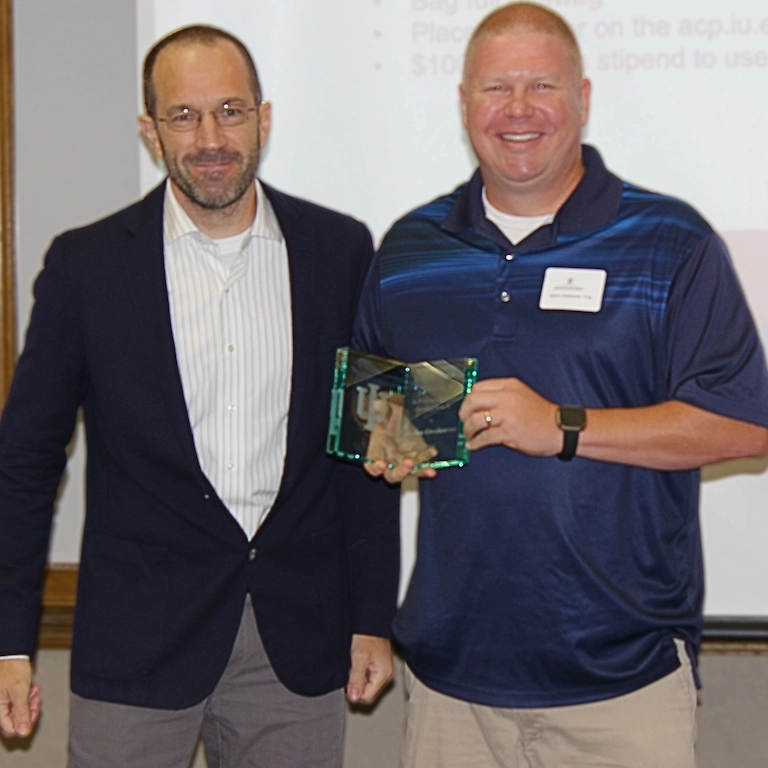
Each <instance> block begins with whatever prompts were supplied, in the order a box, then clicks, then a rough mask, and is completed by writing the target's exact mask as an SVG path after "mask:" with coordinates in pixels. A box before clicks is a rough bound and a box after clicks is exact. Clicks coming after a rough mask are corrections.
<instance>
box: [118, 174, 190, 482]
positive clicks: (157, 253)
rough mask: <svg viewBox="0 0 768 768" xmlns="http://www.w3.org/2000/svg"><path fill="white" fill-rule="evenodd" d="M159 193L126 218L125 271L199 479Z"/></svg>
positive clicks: (151, 357) (170, 411) (141, 330)
mask: <svg viewBox="0 0 768 768" xmlns="http://www.w3.org/2000/svg"><path fill="white" fill-rule="evenodd" d="M164 195H165V183H163V184H161V185H160V186H159V187H157V188H156V189H154V190H153V191H152V192H151V193H150V194H149V195H148V196H147V197H146V198H145V199H144V200H143V201H142V204H141V205H140V206H138V207H137V209H136V216H135V218H134V220H133V221H130V222H128V229H129V231H130V232H131V234H132V235H133V244H132V247H129V248H128V249H127V250H126V253H125V259H124V264H125V272H126V275H127V280H128V285H129V289H130V293H131V298H132V300H133V302H134V306H135V308H136V322H137V333H138V334H139V335H140V338H142V339H143V341H144V344H145V345H146V350H147V360H148V364H149V365H151V366H152V368H153V371H154V372H155V378H156V380H157V387H158V390H159V391H160V393H161V395H162V398H163V401H164V402H165V407H166V415H167V416H168V419H169V421H170V422H171V424H172V426H173V428H174V429H175V430H176V433H177V435H178V437H179V444H180V445H181V448H182V452H183V456H184V460H185V462H186V463H187V464H188V465H189V466H191V467H194V468H195V470H196V472H197V473H199V476H200V477H202V475H203V472H202V469H201V468H200V463H199V461H198V458H197V451H196V450H195V443H194V438H193V436H192V427H191V425H190V423H189V414H188V412H187V405H186V402H185V400H184V390H183V388H182V384H181V374H180V373H179V366H178V363H177V360H176V346H175V344H174V341H173V330H172V327H171V312H170V306H169V304H168V289H167V285H166V278H165V260H164V255H163V201H164Z"/></svg>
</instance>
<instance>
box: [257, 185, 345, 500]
mask: <svg viewBox="0 0 768 768" xmlns="http://www.w3.org/2000/svg"><path fill="white" fill-rule="evenodd" d="M263 186H264V191H265V193H266V195H267V197H268V198H269V201H270V203H271V204H272V207H273V208H274V210H275V215H276V216H277V220H278V222H279V224H280V229H281V230H282V233H283V236H284V237H285V242H286V247H287V251H288V269H289V274H290V279H291V311H292V317H293V320H292V323H293V371H292V376H291V397H290V406H289V411H288V440H287V450H286V458H285V471H284V473H283V481H282V483H281V486H280V496H282V495H283V493H284V491H285V489H286V488H290V486H291V485H292V484H293V482H294V480H295V479H296V478H294V473H295V467H296V465H297V462H295V461H293V457H294V456H295V454H296V453H297V452H298V451H300V450H301V425H302V424H303V423H305V419H313V418H316V417H317V416H316V413H314V412H313V413H308V409H312V410H313V411H314V407H313V403H312V402H311V400H312V398H311V395H310V390H311V387H312V377H313V375H314V374H315V372H314V370H313V369H314V367H315V366H316V365H317V333H316V331H317V317H316V310H315V305H316V297H315V291H316V290H317V286H318V285H320V284H321V283H319V282H318V275H317V274H316V271H317V260H316V259H315V258H313V255H314V239H315V238H314V232H315V222H314V220H313V219H312V217H311V214H310V215H307V214H308V212H307V210H304V209H299V208H298V207H297V202H296V201H295V200H294V199H293V198H290V197H287V196H286V195H283V194H281V193H279V192H277V191H275V190H273V189H271V188H270V187H268V186H266V185H263ZM328 386H329V387H330V386H331V383H330V382H329V383H328ZM278 499H279V497H278ZM275 506H277V501H276V502H275Z"/></svg>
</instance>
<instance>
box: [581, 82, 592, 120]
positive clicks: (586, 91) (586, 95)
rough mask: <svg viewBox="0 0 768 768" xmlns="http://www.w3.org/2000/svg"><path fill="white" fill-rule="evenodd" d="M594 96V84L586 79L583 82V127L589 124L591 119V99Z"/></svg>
mask: <svg viewBox="0 0 768 768" xmlns="http://www.w3.org/2000/svg"><path fill="white" fill-rule="evenodd" d="M591 96H592V83H591V82H590V81H589V80H588V79H587V78H586V77H585V78H584V79H583V80H582V81H581V125H582V127H583V126H585V125H586V124H587V120H588V119H589V99H590V97H591Z"/></svg>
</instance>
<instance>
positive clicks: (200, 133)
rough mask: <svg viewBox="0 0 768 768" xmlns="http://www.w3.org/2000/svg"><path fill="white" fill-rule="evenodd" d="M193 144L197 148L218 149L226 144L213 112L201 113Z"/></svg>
mask: <svg viewBox="0 0 768 768" xmlns="http://www.w3.org/2000/svg"><path fill="white" fill-rule="evenodd" d="M195 143H196V144H197V146H199V147H209V148H210V147H220V146H222V145H223V144H225V143H226V138H225V136H224V131H223V130H222V129H221V126H220V125H219V124H218V122H216V118H215V117H214V114H213V112H203V114H202V115H201V116H200V122H199V123H198V126H197V132H196V134H195Z"/></svg>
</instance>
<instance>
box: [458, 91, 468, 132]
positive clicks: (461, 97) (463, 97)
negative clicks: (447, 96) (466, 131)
mask: <svg viewBox="0 0 768 768" xmlns="http://www.w3.org/2000/svg"><path fill="white" fill-rule="evenodd" d="M459 101H460V102H461V122H462V123H464V127H465V128H466V127H467V94H466V92H465V91H464V83H461V85H459Z"/></svg>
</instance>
